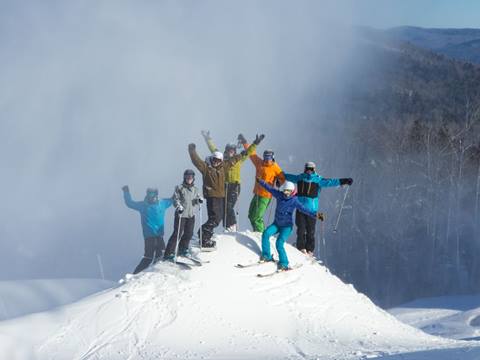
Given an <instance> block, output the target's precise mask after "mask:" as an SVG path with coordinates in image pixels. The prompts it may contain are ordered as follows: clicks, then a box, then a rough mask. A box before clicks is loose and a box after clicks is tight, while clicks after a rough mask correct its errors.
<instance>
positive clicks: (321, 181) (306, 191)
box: [285, 173, 340, 212]
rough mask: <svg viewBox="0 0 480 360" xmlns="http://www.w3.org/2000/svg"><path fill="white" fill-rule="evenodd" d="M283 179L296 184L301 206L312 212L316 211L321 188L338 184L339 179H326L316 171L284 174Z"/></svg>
mask: <svg viewBox="0 0 480 360" xmlns="http://www.w3.org/2000/svg"><path fill="white" fill-rule="evenodd" d="M285 180H287V181H291V182H293V183H296V184H297V196H298V200H299V201H300V202H301V203H302V204H303V206H305V207H306V208H307V209H308V210H310V211H313V212H317V211H318V198H319V197H320V192H321V191H322V188H324V187H331V186H340V180H339V179H326V178H323V177H321V176H320V175H318V174H317V173H313V174H305V173H301V174H298V175H293V174H285Z"/></svg>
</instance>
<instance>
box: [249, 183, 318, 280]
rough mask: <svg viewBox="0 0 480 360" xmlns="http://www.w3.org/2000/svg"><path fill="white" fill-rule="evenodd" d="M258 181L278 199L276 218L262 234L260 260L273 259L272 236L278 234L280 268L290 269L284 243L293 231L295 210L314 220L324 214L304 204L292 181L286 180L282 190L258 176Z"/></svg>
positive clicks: (276, 243) (277, 246)
mask: <svg viewBox="0 0 480 360" xmlns="http://www.w3.org/2000/svg"><path fill="white" fill-rule="evenodd" d="M257 182H258V183H259V185H260V186H261V187H263V188H264V189H265V190H267V191H268V192H269V193H271V194H272V196H273V197H274V198H275V199H276V200H277V207H276V208H275V220H274V222H273V223H272V224H270V226H268V227H267V228H266V229H265V230H264V231H263V234H262V256H261V257H260V262H265V261H273V257H272V254H271V252H270V237H271V236H273V235H275V234H278V238H277V240H276V242H275V246H276V248H277V251H278V270H279V271H286V270H290V268H289V266H288V257H287V253H286V251H285V247H284V245H285V241H286V240H287V239H288V237H289V236H290V233H291V232H292V228H293V211H294V210H295V209H297V212H298V211H301V212H303V213H304V214H305V215H306V216H308V217H310V218H312V220H313V221H315V220H316V219H319V220H323V214H322V213H318V214H317V213H316V212H315V211H311V210H309V209H307V208H306V207H305V206H303V205H302V203H301V202H300V201H299V200H298V198H297V197H296V196H295V195H294V191H295V184H294V183H292V182H290V181H285V183H284V184H283V185H282V187H281V188H280V190H277V189H275V188H274V187H272V186H270V185H269V184H268V183H267V182H265V181H263V180H262V179H260V178H257Z"/></svg>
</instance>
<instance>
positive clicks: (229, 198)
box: [223, 183, 240, 228]
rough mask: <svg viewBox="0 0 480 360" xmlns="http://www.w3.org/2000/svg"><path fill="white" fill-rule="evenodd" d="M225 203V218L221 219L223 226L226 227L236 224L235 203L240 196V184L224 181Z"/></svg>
mask: <svg viewBox="0 0 480 360" xmlns="http://www.w3.org/2000/svg"><path fill="white" fill-rule="evenodd" d="M225 196H226V198H225V205H226V206H227V209H226V211H225V218H224V219H223V226H224V227H225V228H228V227H230V226H232V225H236V224H237V217H236V215H235V204H236V203H237V200H238V197H239V196H240V184H238V183H232V184H229V183H226V184H225Z"/></svg>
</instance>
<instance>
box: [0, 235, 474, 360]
mask: <svg viewBox="0 0 480 360" xmlns="http://www.w3.org/2000/svg"><path fill="white" fill-rule="evenodd" d="M216 240H217V244H218V249H217V251H215V252H211V253H201V254H200V255H201V257H202V258H203V259H204V260H205V261H209V263H206V264H204V265H203V266H201V267H195V268H193V269H192V270H181V269H179V268H178V267H176V266H175V265H174V264H169V263H160V264H157V265H155V266H154V267H152V268H150V269H149V270H147V271H146V272H144V273H142V274H139V275H136V276H134V277H133V278H131V279H129V280H128V281H127V282H126V283H124V284H122V285H119V286H118V287H116V288H112V289H111V290H108V291H104V292H102V293H99V294H97V295H92V296H90V297H89V298H86V299H83V300H81V301H79V302H77V303H74V304H71V305H68V306H65V307H63V308H60V309H58V310H56V311H53V312H47V313H41V314H35V315H30V316H27V317H23V318H19V319H14V320H9V321H5V322H3V323H0V354H8V358H9V359H22V360H23V359H42V360H47V359H48V360H53V359H62V360H64V359H108V360H115V359H119V360H120V359H122V360H125V359H149V360H151V359H252V360H253V359H272V360H273V359H275V360H279V359H335V360H341V359H364V358H370V357H376V356H389V355H392V356H395V354H401V353H403V354H405V353H416V354H427V355H428V353H429V352H433V353H435V355H434V357H432V359H442V354H446V356H448V357H445V359H447V358H448V359H452V358H455V357H456V356H457V355H458V356H460V354H461V355H462V356H461V357H460V358H462V359H478V358H480V351H479V348H478V347H475V344H474V343H472V342H460V341H455V340H448V339H442V338H439V337H433V336H431V335H427V334H425V333H423V332H421V331H420V330H417V329H415V328H412V327H410V326H408V325H405V324H403V323H401V322H399V321H398V320H397V319H395V318H394V317H393V316H391V315H390V314H388V313H387V312H385V311H383V310H381V309H379V308H377V307H376V306H375V305H374V304H373V303H372V302H371V301H370V300H369V299H368V298H367V297H365V296H364V295H362V294H359V293H358V292H356V291H355V289H354V288H353V287H352V286H349V285H345V284H344V283H342V282H341V281H340V280H339V279H338V278H336V277H335V276H333V275H331V274H330V273H329V272H328V270H327V269H326V268H325V267H323V266H321V265H319V264H318V263H315V262H312V261H311V260H310V259H307V258H306V257H305V256H304V255H303V254H301V253H300V252H298V251H297V250H296V249H294V248H293V247H292V246H290V245H287V253H288V256H289V258H290V261H291V264H292V265H293V264H303V265H302V267H300V268H298V269H296V270H292V271H289V272H286V273H280V274H277V275H274V276H273V277H269V278H259V277H257V276H256V274H257V273H267V272H270V271H273V270H274V269H275V265H274V264H272V263H268V264H263V265H259V266H256V267H250V268H245V269H239V268H236V267H235V266H234V265H235V264H237V263H249V262H255V261H256V260H257V259H258V257H259V253H260V246H259V243H260V239H259V236H258V235H256V234H253V233H249V232H247V233H238V234H229V235H220V236H217V238H216ZM464 354H467V355H466V356H464ZM402 356H403V355H402ZM452 356H453V357H452ZM474 356H476V357H474ZM405 358H407V357H405ZM414 358H415V357H412V359H414Z"/></svg>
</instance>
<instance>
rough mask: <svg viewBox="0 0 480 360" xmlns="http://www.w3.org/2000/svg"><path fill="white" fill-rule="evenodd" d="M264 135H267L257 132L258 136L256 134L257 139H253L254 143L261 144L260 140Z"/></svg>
mask: <svg viewBox="0 0 480 360" xmlns="http://www.w3.org/2000/svg"><path fill="white" fill-rule="evenodd" d="M264 137H265V135H263V134H262V135H258V134H257V136H255V140H253V143H254V144H255V145H258V144H260V142H261V141H262V140H263V138H264Z"/></svg>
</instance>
